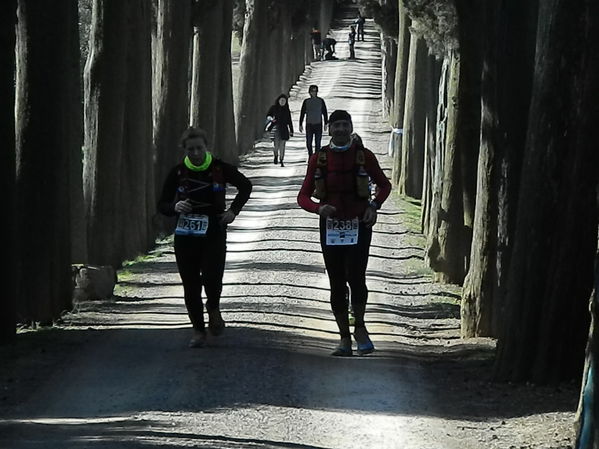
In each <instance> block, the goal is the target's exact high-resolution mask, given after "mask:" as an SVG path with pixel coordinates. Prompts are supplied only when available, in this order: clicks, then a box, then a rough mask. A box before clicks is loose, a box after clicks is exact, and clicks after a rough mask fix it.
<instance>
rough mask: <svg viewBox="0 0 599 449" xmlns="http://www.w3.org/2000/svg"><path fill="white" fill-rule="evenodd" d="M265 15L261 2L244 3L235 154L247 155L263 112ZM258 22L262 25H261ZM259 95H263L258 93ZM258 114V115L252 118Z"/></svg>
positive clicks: (261, 0) (262, 1) (263, 1)
mask: <svg viewBox="0 0 599 449" xmlns="http://www.w3.org/2000/svg"><path fill="white" fill-rule="evenodd" d="M265 14H266V2H265V0H247V2H246V16H245V23H244V27H243V42H242V44H241V56H240V62H239V65H240V75H239V84H238V89H239V92H238V95H237V96H236V98H237V99H238V100H237V101H238V104H237V107H236V111H237V117H236V120H235V123H236V129H237V132H236V134H237V148H238V154H244V153H247V152H248V151H249V150H250V149H251V148H252V147H253V144H254V139H255V132H256V121H255V118H258V117H259V119H260V122H261V123H263V120H262V117H263V114H264V113H263V111H259V108H258V107H257V105H260V104H261V103H260V101H259V95H260V93H261V92H260V91H259V87H260V86H259V83H258V79H257V75H258V73H259V61H260V52H261V51H262V40H261V39H260V34H261V33H262V32H265V31H264V29H263V26H262V25H264V22H263V18H264V15H265ZM261 20H262V22H261ZM262 94H263V93H262ZM256 114H260V115H258V116H257V115H256Z"/></svg>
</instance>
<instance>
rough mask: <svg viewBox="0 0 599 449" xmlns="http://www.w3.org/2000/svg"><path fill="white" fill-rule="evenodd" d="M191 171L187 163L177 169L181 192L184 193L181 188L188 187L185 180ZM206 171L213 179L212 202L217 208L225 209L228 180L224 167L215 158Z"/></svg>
mask: <svg viewBox="0 0 599 449" xmlns="http://www.w3.org/2000/svg"><path fill="white" fill-rule="evenodd" d="M190 172H191V171H190V170H189V169H188V168H187V167H185V165H183V166H182V167H181V168H180V169H179V170H178V171H177V177H178V179H179V193H182V192H181V190H185V189H186V188H188V186H187V185H186V184H187V183H186V181H185V180H186V179H187V178H188V176H189V173H190ZM206 172H207V173H208V177H209V178H211V180H212V193H213V195H214V197H213V198H214V200H213V203H212V204H213V205H214V206H215V207H216V208H217V209H223V210H224V209H225V208H226V202H225V194H226V181H225V175H224V173H223V167H222V165H221V164H220V163H219V161H217V160H216V159H213V161H212V164H210V167H209V168H208V169H207V170H206Z"/></svg>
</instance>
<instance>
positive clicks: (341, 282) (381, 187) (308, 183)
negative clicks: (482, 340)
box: [297, 110, 391, 356]
mask: <svg viewBox="0 0 599 449" xmlns="http://www.w3.org/2000/svg"><path fill="white" fill-rule="evenodd" d="M352 132H353V125H352V121H351V116H350V115H349V113H348V112H347V111H343V110H337V111H334V112H333V113H332V114H331V116H330V117H329V134H330V135H331V136H332V139H331V142H330V143H329V145H327V146H324V147H323V148H322V149H321V150H320V151H317V152H316V153H315V154H314V155H313V156H312V157H311V158H310V161H309V162H308V170H307V172H306V177H305V179H304V182H303V183H302V187H301V189H300V191H299V194H298V196H297V202H298V204H299V205H300V207H301V208H303V209H304V210H306V211H308V212H312V213H316V214H318V215H319V216H320V221H319V223H320V225H319V226H320V245H321V248H322V255H323V257H324V263H325V267H326V271H327V275H328V277H329V284H330V287H331V296H330V301H331V309H332V311H333V315H334V316H335V321H336V322H337V326H338V328H339V334H340V337H341V340H340V343H339V345H338V346H337V348H336V349H335V351H334V352H333V353H332V355H335V356H350V355H352V341H351V333H350V324H349V316H348V306H349V303H348V297H347V295H346V292H347V285H348V284H349V287H350V290H351V293H350V299H351V304H352V309H353V315H354V320H355V322H354V338H355V340H356V344H357V351H358V354H360V355H363V354H368V353H371V352H372V351H374V344H373V343H372V341H371V340H370V336H369V335H368V331H367V330H366V325H365V322H364V314H365V311H366V301H367V298H368V288H367V287H366V266H367V264H368V255H369V251H370V240H371V237H372V227H373V225H374V224H375V223H376V219H377V210H378V209H379V208H380V207H381V205H382V204H383V202H384V201H385V200H386V199H387V197H388V196H389V193H390V192H391V183H390V182H389V180H388V179H387V177H386V176H385V174H384V173H383V171H382V170H381V168H380V166H379V164H378V161H377V159H376V157H375V155H374V154H373V153H372V152H371V151H370V150H368V149H366V148H364V146H363V145H362V144H361V143H360V141H359V140H357V139H352ZM370 181H372V182H373V183H374V184H376V188H377V190H376V195H375V197H374V199H372V200H371V189H370V188H369V182H370ZM313 197H314V198H317V199H318V200H319V202H316V201H314V200H313V199H312V198H313Z"/></svg>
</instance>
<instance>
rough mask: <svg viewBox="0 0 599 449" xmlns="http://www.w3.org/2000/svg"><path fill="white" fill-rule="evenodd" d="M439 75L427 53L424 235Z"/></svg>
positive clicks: (432, 172)
mask: <svg viewBox="0 0 599 449" xmlns="http://www.w3.org/2000/svg"><path fill="white" fill-rule="evenodd" d="M440 77H441V64H440V63H439V62H438V61H437V58H436V57H435V56H434V55H431V54H429V55H428V56H427V59H426V76H425V79H426V83H425V87H424V90H425V91H424V97H425V99H424V101H425V115H426V124H425V142H424V151H425V152H424V170H423V177H422V207H421V220H420V221H421V230H422V233H423V234H424V235H428V233H429V230H430V221H431V213H430V212H431V207H432V203H433V182H434V176H435V159H436V157H437V156H436V155H437V132H438V130H437V123H438V118H437V114H438V110H439V109H440V106H439V94H438V90H439V82H440Z"/></svg>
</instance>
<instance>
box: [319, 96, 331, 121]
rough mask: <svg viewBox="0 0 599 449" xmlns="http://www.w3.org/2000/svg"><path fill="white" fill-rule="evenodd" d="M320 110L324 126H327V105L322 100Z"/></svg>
mask: <svg viewBox="0 0 599 449" xmlns="http://www.w3.org/2000/svg"><path fill="white" fill-rule="evenodd" d="M321 110H322V115H324V124H325V125H328V124H329V114H328V112H327V105H326V103H325V102H324V100H322V108H321Z"/></svg>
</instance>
